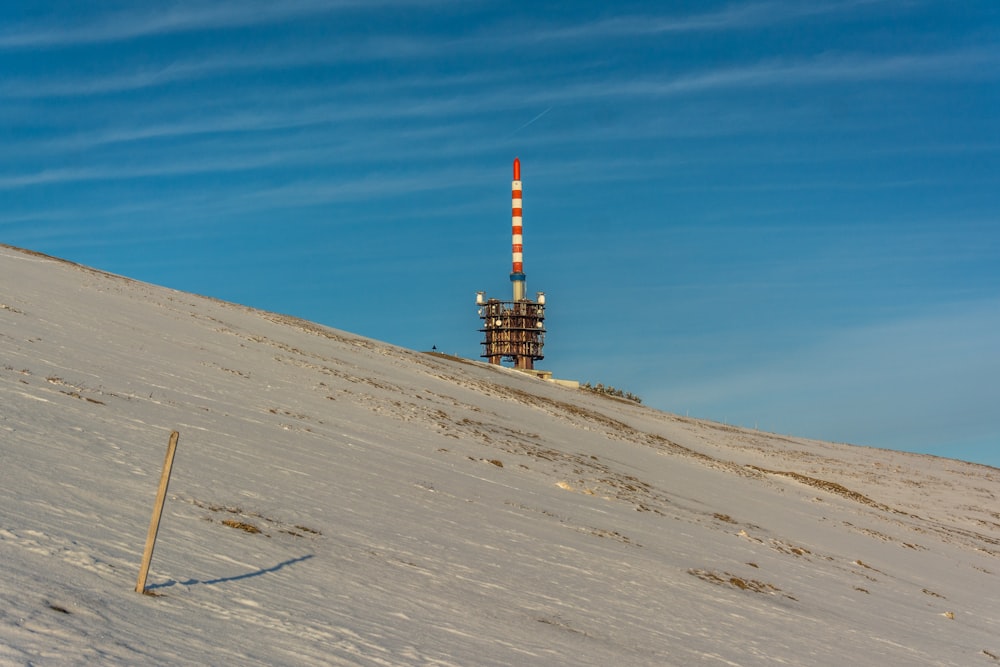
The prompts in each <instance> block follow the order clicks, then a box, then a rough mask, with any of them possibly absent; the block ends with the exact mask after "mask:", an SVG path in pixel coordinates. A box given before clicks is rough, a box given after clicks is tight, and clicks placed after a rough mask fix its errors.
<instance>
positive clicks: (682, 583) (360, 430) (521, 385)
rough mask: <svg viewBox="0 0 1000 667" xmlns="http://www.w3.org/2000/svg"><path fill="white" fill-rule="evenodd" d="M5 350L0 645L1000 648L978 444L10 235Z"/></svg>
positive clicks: (544, 652)
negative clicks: (770, 422) (146, 562)
mask: <svg viewBox="0 0 1000 667" xmlns="http://www.w3.org/2000/svg"><path fill="white" fill-rule="evenodd" d="M471 315H474V313H472V314H471ZM474 335H475V322H474V317H473V318H472V319H470V336H474ZM552 344H558V342H557V341H556V340H555V339H553V341H552ZM0 353H2V358H0V406H2V407H0V563H2V565H0V567H2V575H0V664H5V665H6V664H10V665H74V664H77V665H83V664H103V665H140V664H156V665H195V664H211V665H775V664H784V665H845V664H847V665H962V666H968V665H1000V657H998V656H1000V502H998V496H1000V470H997V469H995V468H990V467H987V466H982V465H974V464H970V463H963V462H959V461H952V460H948V459H941V458H934V457H929V456H921V455H915V454H906V453H900V452H892V451H884V450H877V449H870V448H862V447H854V446H850V445H843V444H831V443H825V442H817V441H810V440H804V439H800V438H795V437H786V436H779V435H775V434H770V433H761V432H757V431H752V430H744V429H738V428H732V427H728V426H724V425H720V424H715V423H710V422H705V421H699V420H694V419H687V418H683V417H679V416H675V415H671V414H665V413H662V412H658V411H656V410H653V409H650V408H647V407H643V406H640V405H637V404H635V403H631V402H627V401H623V400H620V399H616V398H612V397H607V396H601V395H597V394H594V393H592V392H588V391H585V390H573V389H569V388H566V387H561V386H557V385H554V384H551V383H546V382H544V381H541V380H539V379H536V378H534V377H530V376H527V375H524V374H521V373H518V372H516V371H512V370H508V369H503V368H498V367H491V366H488V365H486V364H482V363H479V362H473V361H467V360H460V359H454V358H446V357H443V356H437V355H431V354H425V353H419V352H414V351H410V350H406V349H401V348H398V347H393V346H391V345H387V344H384V343H380V342H378V341H374V340H370V339H366V338H362V337H359V336H356V335H352V334H349V333H345V332H342V331H337V330H333V329H329V328H325V327H321V326H318V325H315V324H311V323H309V322H305V321H302V320H297V319H295V318H290V317H286V316H282V315H276V314H273V313H267V312H261V311H257V310H253V309H250V308H246V307H243V306H237V305H233V304H228V303H223V302H221V301H217V300H213V299H209V298H205V297H199V296H194V295H191V294H185V293H181V292H176V291H172V290H168V289H165V288H161V287H156V286H152V285H148V284H144V283H139V282H135V281H132V280H129V279H127V278H123V277H119V276H113V275H109V274H106V273H102V272H99V271H95V270H93V269H89V268H86V267H82V266H79V265H75V264H71V263H68V262H64V261H60V260H57V259H54V258H50V257H46V256H42V255H39V254H37V253H31V252H27V251H22V250H18V249H15V248H11V247H8V246H0ZM172 430H177V431H178V432H179V433H180V442H179V445H178V448H177V456H176V460H175V463H174V468H173V475H172V478H171V482H170V487H169V492H168V494H167V501H166V507H165V510H164V512H163V518H162V521H161V524H160V531H159V537H158V539H157V542H156V551H155V553H154V556H153V560H152V567H151V570H150V575H149V579H148V581H147V586H148V592H149V593H150V595H141V594H139V593H136V592H135V590H134V588H135V586H136V578H137V575H138V570H139V565H140V562H141V557H142V552H143V546H144V542H145V537H146V531H147V528H148V526H149V521H150V516H151V514H152V510H153V504H154V500H155V497H156V490H157V485H158V482H159V478H160V471H161V469H162V466H163V459H164V454H165V453H166V446H167V441H168V437H169V434H170V432H171V431H172Z"/></svg>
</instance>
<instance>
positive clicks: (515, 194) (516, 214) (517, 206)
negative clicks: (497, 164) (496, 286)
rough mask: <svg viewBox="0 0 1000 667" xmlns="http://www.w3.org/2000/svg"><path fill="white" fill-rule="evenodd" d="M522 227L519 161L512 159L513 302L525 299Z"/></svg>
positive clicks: (511, 275)
mask: <svg viewBox="0 0 1000 667" xmlns="http://www.w3.org/2000/svg"><path fill="white" fill-rule="evenodd" d="M523 230H524V227H523V223H522V220H521V161H520V160H519V159H518V158H514V180H512V181H511V182H510V235H511V260H512V261H511V271H510V282H511V284H512V285H513V287H514V302H515V303H516V302H518V301H522V300H523V299H524V298H525V296H524V295H525V291H526V289H527V285H526V283H525V275H524V231H523Z"/></svg>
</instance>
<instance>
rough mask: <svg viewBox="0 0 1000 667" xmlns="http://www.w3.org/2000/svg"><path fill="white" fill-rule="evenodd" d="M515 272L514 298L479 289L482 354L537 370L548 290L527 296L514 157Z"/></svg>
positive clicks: (512, 219) (512, 278)
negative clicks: (491, 296)
mask: <svg viewBox="0 0 1000 667" xmlns="http://www.w3.org/2000/svg"><path fill="white" fill-rule="evenodd" d="M510 206H511V211H510V223H511V230H510V231H511V259H512V262H511V272H510V282H511V285H512V286H513V299H512V300H510V301H501V300H499V299H487V298H486V293H485V292H477V293H476V305H477V306H479V318H480V319H481V320H482V321H483V324H482V328H481V329H480V330H479V331H481V332H482V333H483V334H485V339H484V340H483V343H482V344H483V353H482V354H481V355H480V356H481V357H483V358H485V359H487V360H488V361H489V362H490V363H491V364H499V363H500V362H501V361H512V362H513V363H514V368H517V369H520V370H533V369H534V368H535V361H536V360H539V359H543V358H544V356H543V355H542V345H543V344H544V342H545V293H544V292H538V293H537V295H536V299H535V300H534V301H532V300H530V299H527V298H526V297H525V293H526V289H527V281H526V279H525V275H524V227H523V222H522V218H521V161H520V160H519V159H517V158H514V180H513V181H511V184H510Z"/></svg>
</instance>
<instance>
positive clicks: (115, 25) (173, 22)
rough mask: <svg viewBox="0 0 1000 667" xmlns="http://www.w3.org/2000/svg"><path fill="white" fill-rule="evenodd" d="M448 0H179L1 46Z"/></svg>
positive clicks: (21, 32) (26, 30)
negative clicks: (182, 0) (183, 0)
mask: <svg viewBox="0 0 1000 667" xmlns="http://www.w3.org/2000/svg"><path fill="white" fill-rule="evenodd" d="M443 1H444V0H436V1H435V0H425V1H423V2H421V1H420V0H284V1H283V2H266V1H259V0H258V1H247V2H213V3H203V2H195V3H186V4H175V5H173V6H169V7H166V8H161V9H158V10H150V9H144V10H141V11H135V10H131V11H120V12H116V13H110V14H104V15H101V16H100V17H98V18H94V19H91V20H89V21H88V20H84V21H83V22H80V23H76V24H74V25H72V26H69V25H20V26H16V27H8V28H7V29H6V30H4V31H2V32H0V49H27V48H53V47H68V46H77V45H84V44H98V43H103V42H116V41H123V40H128V39H135V38H138V37H147V36H151V35H163V34H171V33H181V32H191V31H196V30H210V29H225V28H241V27H246V26H253V25H262V24H268V23H280V22H283V21H289V20H292V19H297V18H301V17H307V16H312V15H317V14H325V13H331V12H337V11H345V10H360V9H365V10H367V9H371V8H373V7H379V8H384V7H386V6H409V7H413V6H419V5H429V4H442V3H443Z"/></svg>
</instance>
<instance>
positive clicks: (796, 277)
mask: <svg viewBox="0 0 1000 667" xmlns="http://www.w3.org/2000/svg"><path fill="white" fill-rule="evenodd" d="M0 144H2V146H3V148H2V150H0V242H4V243H8V244H12V245H17V246H22V247H27V248H30V249H34V250H38V251H41V252H46V253H49V254H53V255H57V256H61V257H65V258H67V259H71V260H74V261H77V262H81V263H84V264H88V265H92V266H95V267H98V268H101V269H104V270H108V271H112V272H115V273H120V274H124V275H128V276H131V277H134V278H138V279H140V280H145V281H149V282H153V283H157V284H161V285H166V286H169V287H173V288H176V289H181V290H186V291H192V292H196V293H200V294H206V295H210V296H214V297H218V298H222V299H226V300H231V301H236V302H239V303H243V304H247V305H251V306H255V307H259V308H264V309H268V310H276V311H279V312H284V313H290V314H293V315H297V316H300V317H304V318H308V319H312V320H316V321H318V322H322V323H324V324H328V325H330V326H334V327H337V328H341V329H346V330H348V331H353V332H356V333H359V334H362V335H366V336H371V337H374V338H377V339H381V340H385V341H388V342H391V343H396V344H399V345H403V346H406V347H409V348H414V349H430V348H431V346H432V345H434V346H436V347H437V348H438V349H439V350H442V351H445V352H450V353H454V354H458V355H461V356H464V357H472V358H477V357H478V355H479V354H480V352H481V347H480V334H479V333H478V332H477V328H478V325H479V321H478V318H477V315H476V308H475V305H474V300H475V292H476V291H477V290H485V291H486V292H487V294H488V295H490V296H500V297H507V295H508V294H509V292H510V282H509V280H508V274H509V273H510V179H511V162H512V160H513V158H514V157H515V156H518V157H520V159H521V163H522V180H523V183H524V235H525V239H524V242H525V273H526V274H527V278H528V293H529V294H534V292H535V291H537V290H542V291H545V292H546V295H547V299H548V309H547V315H548V319H547V327H548V331H549V333H548V337H547V341H546V348H545V354H546V358H545V360H544V361H542V362H540V363H539V364H538V366H540V367H542V368H546V369H550V370H552V371H553V372H554V373H555V374H556V376H557V377H564V378H574V379H579V380H581V381H590V382H603V383H605V384H610V385H613V386H616V387H620V388H622V389H625V390H628V391H631V392H633V393H635V394H638V395H639V396H641V397H642V398H643V399H644V402H645V403H647V404H649V405H652V406H654V407H658V408H662V409H664V410H668V411H672V412H676V413H679V414H689V415H691V416H698V417H705V418H710V419H715V420H719V421H725V422H727V423H730V424H738V425H743V426H750V427H754V426H756V427H758V428H760V429H766V430H769V431H775V432H779V433H790V434H795V435H802V436H809V437H815V438H820V439H825V440H835V441H842V442H852V443H856V444H866V445H874V446H880V447H887V448H894V449H905V450H911V451H918V452H926V453H933V454H938V455H943V456H952V457H958V458H965V459H969V460H974V461H979V462H984V463H988V464H991V465H994V466H998V467H1000V407H998V406H1000V389H998V387H1000V382H998V378H1000V333H998V332H1000V3H997V2H994V1H993V0H988V1H986V0H984V1H975V0H972V1H968V2H961V3H950V2H929V1H928V2H925V1H921V0H893V1H880V0H816V1H812V2H801V1H799V0H787V1H784V0H759V1H747V2H711V1H705V0H699V1H698V2H694V1H687V2H682V1H678V2H616V3H607V2H584V1H581V2H573V3H565V2H560V3H546V2H541V3H513V4H512V3H509V2H486V1H484V2H476V1H470V0H461V1H458V0H455V1H449V0H424V1H419V0H418V1H409V2H403V1H394V0H382V1H379V0H356V1H350V0H344V1H340V2H338V1H335V0H326V1H321V0H286V1H284V2H280V3H272V2H255V1H253V0H244V1H241V2H235V1H234V2H210V1H206V2H183V1H178V2H165V3H145V2H143V3H138V2H137V3H114V2H103V3H79V2H68V1H67V2H17V1H15V2H7V3H4V4H3V6H2V8H0ZM0 290H2V291H4V292H6V291H8V290H16V286H15V285H3V286H0Z"/></svg>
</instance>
